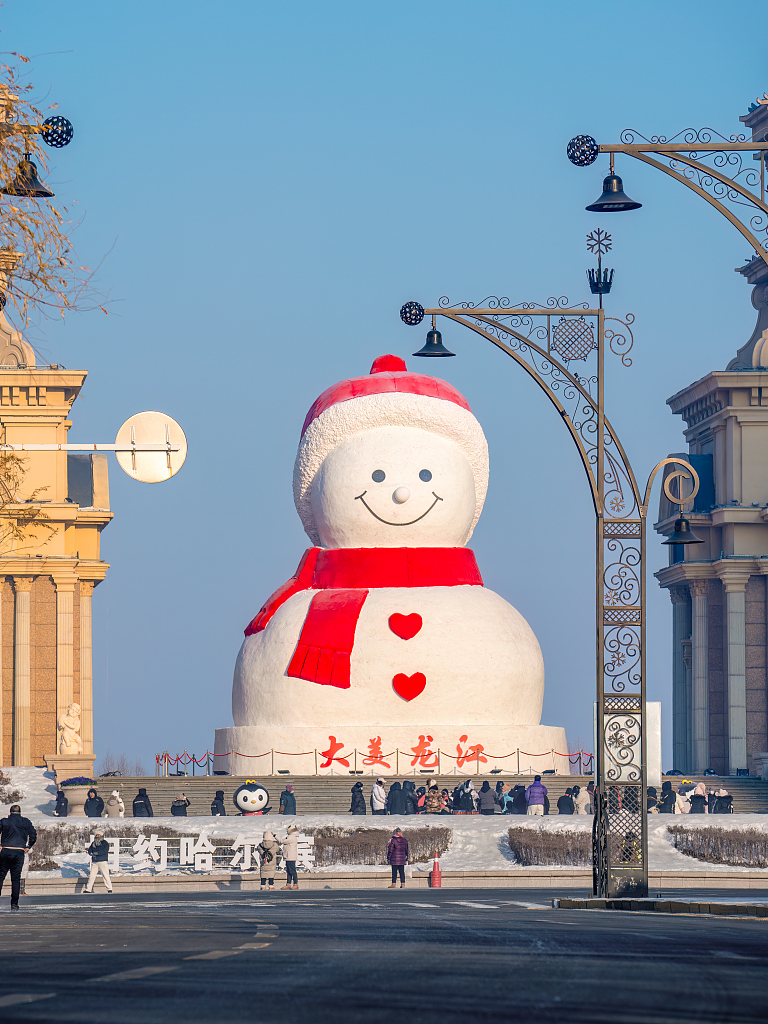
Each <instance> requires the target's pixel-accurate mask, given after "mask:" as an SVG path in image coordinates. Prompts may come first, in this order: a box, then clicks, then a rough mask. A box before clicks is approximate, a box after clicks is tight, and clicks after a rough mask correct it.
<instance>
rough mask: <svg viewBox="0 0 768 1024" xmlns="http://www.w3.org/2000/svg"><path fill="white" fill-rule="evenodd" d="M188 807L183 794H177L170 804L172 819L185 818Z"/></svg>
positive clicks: (187, 801)
mask: <svg viewBox="0 0 768 1024" xmlns="http://www.w3.org/2000/svg"><path fill="white" fill-rule="evenodd" d="M188 807H189V800H187V798H186V797H185V796H184V794H183V793H179V794H178V796H177V797H176V799H175V800H174V801H173V803H172V804H171V814H172V815H173V816H174V818H186V816H187V808H188Z"/></svg>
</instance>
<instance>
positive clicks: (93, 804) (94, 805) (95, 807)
mask: <svg viewBox="0 0 768 1024" xmlns="http://www.w3.org/2000/svg"><path fill="white" fill-rule="evenodd" d="M83 809H84V810H85V816H86V818H100V817H101V812H102V811H103V810H104V801H103V800H102V799H101V797H100V796H99V795H98V793H97V792H96V790H95V789H89V790H88V796H87V797H86V798H85V807H84V808H83Z"/></svg>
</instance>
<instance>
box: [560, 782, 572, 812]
mask: <svg viewBox="0 0 768 1024" xmlns="http://www.w3.org/2000/svg"><path fill="white" fill-rule="evenodd" d="M574 810H575V807H574V806H573V790H572V789H570V788H568V789H566V791H565V793H563V795H562V796H561V797H560V799H559V800H558V801H557V813H558V814H573V812H574Z"/></svg>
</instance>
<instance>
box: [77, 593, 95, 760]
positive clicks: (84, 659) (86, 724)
mask: <svg viewBox="0 0 768 1024" xmlns="http://www.w3.org/2000/svg"><path fill="white" fill-rule="evenodd" d="M95 586H96V584H95V582H94V581H93V580H80V709H81V710H80V721H81V722H82V725H81V726H80V736H81V738H82V741H83V754H88V755H90V754H92V753H93V650H92V646H91V643H92V641H91V635H92V634H91V595H92V594H93V588H94V587H95Z"/></svg>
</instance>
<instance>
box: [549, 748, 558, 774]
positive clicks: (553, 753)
mask: <svg viewBox="0 0 768 1024" xmlns="http://www.w3.org/2000/svg"><path fill="white" fill-rule="evenodd" d="M550 753H551V754H552V771H553V772H554V773H555V775H557V765H556V764H555V748H554V747H552V750H551V751H550Z"/></svg>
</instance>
